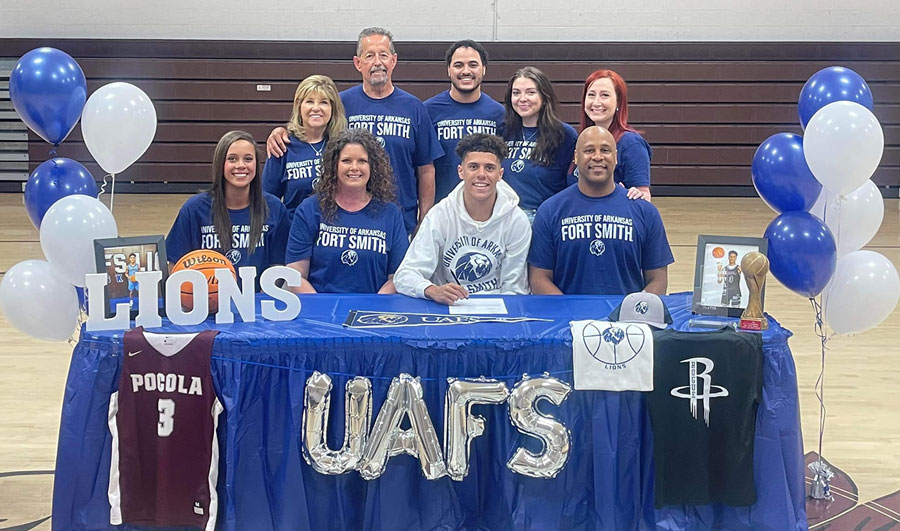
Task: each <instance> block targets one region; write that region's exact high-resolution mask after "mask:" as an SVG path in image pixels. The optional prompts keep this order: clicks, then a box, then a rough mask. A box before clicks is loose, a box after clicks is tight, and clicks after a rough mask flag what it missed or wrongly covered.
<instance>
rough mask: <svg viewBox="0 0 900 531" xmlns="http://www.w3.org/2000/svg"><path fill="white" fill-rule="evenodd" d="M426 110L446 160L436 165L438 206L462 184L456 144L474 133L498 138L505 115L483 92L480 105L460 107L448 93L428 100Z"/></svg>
mask: <svg viewBox="0 0 900 531" xmlns="http://www.w3.org/2000/svg"><path fill="white" fill-rule="evenodd" d="M425 108H426V109H428V114H429V115H430V116H431V122H432V123H433V124H434V130H435V131H437V138H438V141H439V142H440V143H441V148H443V150H444V156H443V157H441V158H439V159H437V160H435V161H434V183H435V190H434V202H435V204H437V202H438V201H440V200H441V199H443V198H445V197H447V195H449V194H450V192H452V191H453V189H454V188H456V185H457V184H459V173H458V172H457V167H458V166H459V162H460V161H459V157H457V156H456V144H458V143H459V140H460V139H461V138H462V137H464V136H466V135H471V134H473V133H485V134H488V135H496V134H499V132H500V131H501V130H502V129H503V116H504V115H505V114H506V111H505V110H504V109H503V105H500V104H499V103H497V102H496V101H494V99H493V98H491V97H490V96H488V95H487V94H485V93H483V92H482V93H481V97H480V98H478V101H475V102H473V103H460V102H458V101H456V100H454V99H453V98H451V97H450V91H449V90H445V91H444V92H441V93H440V94H438V95H437V96H435V97H433V98H431V99H429V100H427V101H426V102H425Z"/></svg>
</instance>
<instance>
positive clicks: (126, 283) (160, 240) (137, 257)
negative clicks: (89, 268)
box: [94, 234, 169, 319]
mask: <svg viewBox="0 0 900 531" xmlns="http://www.w3.org/2000/svg"><path fill="white" fill-rule="evenodd" d="M131 255H134V261H133V262H134V263H133V264H132V263H131ZM94 260H95V263H96V270H97V273H106V275H107V283H106V286H105V287H104V290H105V291H106V307H105V308H104V310H105V312H104V313H105V316H106V317H112V316H113V315H114V314H115V311H116V304H120V303H122V302H129V306H130V312H129V313H130V318H131V319H134V318H135V317H136V316H137V313H138V293H139V291H140V285H139V284H138V283H137V282H132V281H131V280H130V278H129V277H131V278H133V276H132V275H130V274H129V273H130V272H131V273H137V272H140V271H161V272H162V280H161V281H160V284H159V292H158V293H159V301H158V304H157V308H158V310H159V315H160V316H165V310H166V305H165V293H166V289H165V286H166V279H167V278H168V277H169V266H168V261H167V257H166V237H165V236H163V235H161V234H157V235H152V236H132V237H125V238H102V239H98V240H94ZM148 265H149V267H150V269H147V267H148ZM129 266H130V267H129ZM134 267H136V269H133V268H134Z"/></svg>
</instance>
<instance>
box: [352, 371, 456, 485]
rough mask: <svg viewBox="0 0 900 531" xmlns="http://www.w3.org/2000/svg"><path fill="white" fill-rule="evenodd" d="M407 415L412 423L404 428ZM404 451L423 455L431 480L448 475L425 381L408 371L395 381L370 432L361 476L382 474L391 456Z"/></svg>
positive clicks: (426, 474)
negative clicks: (427, 398) (426, 401)
mask: <svg viewBox="0 0 900 531" xmlns="http://www.w3.org/2000/svg"><path fill="white" fill-rule="evenodd" d="M404 416H408V417H409V422H410V425H411V426H412V427H411V429H409V430H401V429H400V424H401V423H402V422H403V417H404ZM403 453H405V454H409V455H411V456H413V457H418V458H419V462H420V463H421V465H422V473H423V474H425V477H426V478H427V479H438V478H440V477H443V476H445V475H447V467H446V466H445V465H444V458H443V455H441V444H440V441H439V440H438V436H437V433H436V432H435V430H434V424H432V422H431V417H430V416H429V415H428V408H427V407H426V406H425V400H424V399H423V398H422V384H421V383H419V380H418V378H413V377H412V376H410V375H408V374H401V375H400V376H398V377H396V378H394V379H393V380H392V381H391V387H390V388H389V389H388V395H387V399H385V401H384V404H383V405H382V406H381V411H380V412H379V413H378V417H377V418H376V419H375V426H374V427H373V428H372V433H371V434H370V435H369V444H368V445H367V447H366V456H365V458H364V459H363V463H362V465H361V466H360V468H359V474H360V476H362V477H363V479H375V478H377V477H379V476H380V475H381V474H382V473H383V472H384V468H385V466H387V460H388V458H389V457H392V456H395V455H400V454H403Z"/></svg>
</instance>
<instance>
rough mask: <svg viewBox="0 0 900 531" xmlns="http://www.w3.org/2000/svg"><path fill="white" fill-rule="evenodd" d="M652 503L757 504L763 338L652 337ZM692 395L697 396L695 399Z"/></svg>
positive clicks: (731, 334) (668, 333)
mask: <svg viewBox="0 0 900 531" xmlns="http://www.w3.org/2000/svg"><path fill="white" fill-rule="evenodd" d="M653 340H654V347H653V350H654V357H655V361H654V367H653V392H651V393H650V394H649V395H648V397H647V402H648V405H649V410H650V420H651V422H652V426H653V445H654V446H653V455H654V460H655V467H656V476H655V491H656V497H655V504H656V507H657V508H659V507H662V506H664V505H678V504H688V505H703V504H707V503H710V502H720V503H725V504H728V505H738V506H743V505H752V504H753V503H755V502H756V490H755V488H754V485H753V437H754V433H755V428H756V410H757V407H758V406H759V401H760V399H761V397H762V336H761V335H760V334H752V333H740V332H735V331H734V330H732V329H730V328H726V329H722V330H717V331H714V332H678V331H676V330H671V329H669V330H661V331H659V332H654V334H653ZM692 396H693V398H692Z"/></svg>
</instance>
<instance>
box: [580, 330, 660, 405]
mask: <svg viewBox="0 0 900 531" xmlns="http://www.w3.org/2000/svg"><path fill="white" fill-rule="evenodd" d="M569 327H570V328H571V330H572V366H573V368H574V370H575V389H576V390H595V391H652V390H653V332H652V331H651V330H650V327H649V326H647V325H645V324H637V323H611V322H608V321H571V322H570V323H569Z"/></svg>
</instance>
